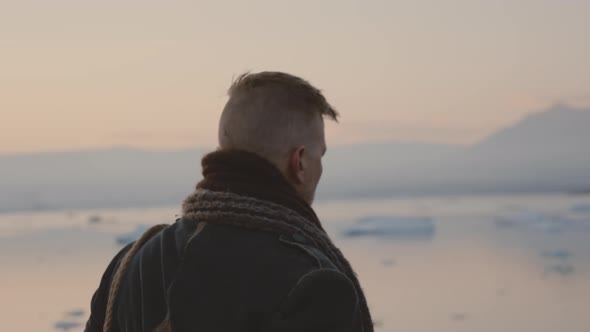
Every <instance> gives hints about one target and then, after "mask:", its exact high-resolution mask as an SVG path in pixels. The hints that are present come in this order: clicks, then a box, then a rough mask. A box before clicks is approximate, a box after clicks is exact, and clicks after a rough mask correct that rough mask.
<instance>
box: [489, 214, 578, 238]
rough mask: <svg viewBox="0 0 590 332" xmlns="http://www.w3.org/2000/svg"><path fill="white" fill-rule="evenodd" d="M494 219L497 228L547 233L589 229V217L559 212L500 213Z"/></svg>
mask: <svg viewBox="0 0 590 332" xmlns="http://www.w3.org/2000/svg"><path fill="white" fill-rule="evenodd" d="M494 221H495V225H496V227H497V228H504V229H514V230H522V231H537V232H541V233H548V234H552V233H563V232H571V231H573V232H577V231H590V220H589V219H586V218H572V217H569V216H564V215H560V214H556V215H549V214H545V213H542V212H538V211H530V210H524V211H518V212H515V213H511V214H506V215H500V216H497V217H496V218H495V220H494Z"/></svg>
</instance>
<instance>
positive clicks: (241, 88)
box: [218, 72, 338, 165]
mask: <svg viewBox="0 0 590 332" xmlns="http://www.w3.org/2000/svg"><path fill="white" fill-rule="evenodd" d="M228 94H229V100H228V101H227V104H226V105H225V108H224V109H223V113H222V115H221V119H220V123H219V133H218V134H219V146H220V148H221V149H238V150H244V151H249V152H253V153H256V154H258V155H260V156H262V157H264V158H266V159H268V160H270V161H272V162H273V163H275V164H278V165H280V164H282V163H283V162H284V160H285V158H288V155H289V153H290V149H291V148H293V147H296V146H310V145H313V144H324V145H325V142H324V139H323V135H324V132H323V117H328V118H330V119H332V120H335V121H337V118H338V113H337V112H336V110H334V109H333V108H332V106H330V104H328V102H327V101H326V99H325V97H324V96H323V95H322V93H321V92H320V90H318V89H317V88H315V87H313V86H312V85H311V84H309V83H308V82H307V81H305V80H303V79H301V78H299V77H296V76H293V75H290V74H286V73H281V72H261V73H256V74H250V73H246V74H243V75H241V76H239V77H238V79H236V80H235V81H234V83H233V84H232V86H231V87H230V89H229V92H228ZM324 149H325V147H324Z"/></svg>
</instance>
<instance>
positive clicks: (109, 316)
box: [102, 224, 168, 332]
mask: <svg viewBox="0 0 590 332" xmlns="http://www.w3.org/2000/svg"><path fill="white" fill-rule="evenodd" d="M166 227H168V225H166V224H160V225H155V226H153V227H151V228H150V229H148V230H147V231H145V233H143V234H142V235H141V237H140V238H139V239H138V240H137V241H135V243H134V244H133V246H131V249H129V251H128V252H127V253H126V254H125V255H124V256H123V258H122V259H121V262H120V263H119V266H118V267H117V270H116V271H115V274H114V275H113V279H112V281H111V287H110V289H109V298H108V301H107V308H106V312H105V319H104V325H103V329H102V330H103V332H112V330H113V311H114V308H113V307H114V304H115V298H116V297H117V293H118V292H119V285H120V284H121V279H122V277H123V274H124V273H125V271H126V270H127V268H128V267H129V265H130V264H131V260H132V259H133V256H135V254H136V253H137V252H138V251H139V249H141V247H143V245H144V244H145V243H146V242H147V241H148V240H149V239H151V238H152V237H154V235H156V234H158V233H159V232H160V231H162V230H163V229H164V228H166Z"/></svg>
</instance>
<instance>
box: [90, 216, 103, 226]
mask: <svg viewBox="0 0 590 332" xmlns="http://www.w3.org/2000/svg"><path fill="white" fill-rule="evenodd" d="M101 221H102V217H101V216H100V215H98V214H93V215H91V216H90V217H88V223H89V224H97V223H99V222H101Z"/></svg>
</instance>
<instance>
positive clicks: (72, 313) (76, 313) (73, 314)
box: [66, 309, 84, 317]
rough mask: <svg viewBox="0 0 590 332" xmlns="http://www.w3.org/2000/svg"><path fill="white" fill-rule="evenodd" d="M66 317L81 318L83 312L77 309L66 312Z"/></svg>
mask: <svg viewBox="0 0 590 332" xmlns="http://www.w3.org/2000/svg"><path fill="white" fill-rule="evenodd" d="M66 316H70V317H82V316H84V310H82V309H78V310H72V311H68V312H66Z"/></svg>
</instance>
